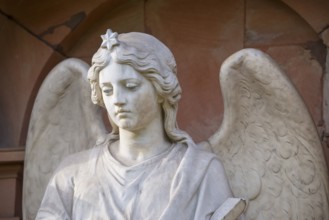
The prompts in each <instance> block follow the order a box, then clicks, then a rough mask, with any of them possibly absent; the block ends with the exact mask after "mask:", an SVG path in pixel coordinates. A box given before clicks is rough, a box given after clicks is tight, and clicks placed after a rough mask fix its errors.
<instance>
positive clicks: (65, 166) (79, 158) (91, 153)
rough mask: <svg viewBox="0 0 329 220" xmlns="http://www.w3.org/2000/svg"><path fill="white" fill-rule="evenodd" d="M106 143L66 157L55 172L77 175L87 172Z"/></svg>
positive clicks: (57, 173) (55, 173) (56, 173)
mask: <svg viewBox="0 0 329 220" xmlns="http://www.w3.org/2000/svg"><path fill="white" fill-rule="evenodd" d="M103 148H104V145H95V146H94V147H92V148H91V149H88V150H84V151H81V152H77V153H74V154H71V155H69V156H67V157H66V158H64V160H63V161H62V162H61V163H60V165H59V166H58V167H57V169H56V170H55V172H54V176H56V175H65V176H72V177H73V176H77V175H78V174H79V173H83V172H84V173H86V171H88V170H90V168H92V167H95V163H96V161H97V158H98V157H99V155H100V153H101V152H102V150H103Z"/></svg>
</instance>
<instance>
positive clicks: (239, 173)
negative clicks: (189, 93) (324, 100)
mask: <svg viewBox="0 0 329 220" xmlns="http://www.w3.org/2000/svg"><path fill="white" fill-rule="evenodd" d="M220 82H221V87H222V93H223V97H224V118H223V122H222V125H221V128H220V129H219V130H218V132H217V133H215V134H214V135H213V136H212V137H211V138H210V139H209V142H210V144H211V146H212V148H213V150H214V152H215V153H216V154H218V156H219V157H220V159H221V161H222V162H223V164H224V167H225V170H226V173H227V176H228V179H229V183H230V185H231V188H232V191H233V194H234V196H235V197H241V198H245V199H247V201H249V203H248V208H247V210H246V213H245V214H246V218H247V219H329V205H328V203H329V199H328V196H329V194H328V193H329V190H328V182H329V179H328V170H327V166H326V164H325V159H324V155H323V152H322V147H321V142H320V140H319V137H318V134H317V131H316V128H315V126H314V123H313V121H312V119H311V117H310V114H309V113H308V111H307V109H306V107H305V104H304V103H303V101H302V99H301V98H300V96H299V94H298V93H297V92H296V89H295V88H294V86H293V85H292V83H291V82H290V81H289V79H288V78H287V77H286V75H285V74H284V73H283V72H282V71H281V70H280V68H279V67H278V66H277V64H276V63H275V62H274V61H273V60H271V58H270V57H269V56H267V55H266V54H264V53H262V52H261V51H258V50H255V49H244V50H242V51H239V52H237V53H235V54H233V55H232V56H231V57H229V58H228V59H227V60H226V61H225V62H224V64H223V65H222V68H221V72H220Z"/></svg>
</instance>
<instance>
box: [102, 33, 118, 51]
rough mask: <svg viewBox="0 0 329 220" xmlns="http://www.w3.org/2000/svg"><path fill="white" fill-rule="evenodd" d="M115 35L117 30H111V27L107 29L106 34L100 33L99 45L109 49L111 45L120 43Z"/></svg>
mask: <svg viewBox="0 0 329 220" xmlns="http://www.w3.org/2000/svg"><path fill="white" fill-rule="evenodd" d="M117 37H118V33H117V32H112V30H111V29H107V31H106V34H104V35H101V38H102V40H103V42H102V44H101V47H103V48H107V49H108V50H111V48H112V47H113V46H115V45H119V44H120V43H119V40H118V38H117Z"/></svg>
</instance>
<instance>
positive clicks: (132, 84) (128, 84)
mask: <svg viewBox="0 0 329 220" xmlns="http://www.w3.org/2000/svg"><path fill="white" fill-rule="evenodd" d="M125 86H126V88H128V89H130V90H134V89H136V88H137V87H138V86H139V83H137V82H126V85H125Z"/></svg>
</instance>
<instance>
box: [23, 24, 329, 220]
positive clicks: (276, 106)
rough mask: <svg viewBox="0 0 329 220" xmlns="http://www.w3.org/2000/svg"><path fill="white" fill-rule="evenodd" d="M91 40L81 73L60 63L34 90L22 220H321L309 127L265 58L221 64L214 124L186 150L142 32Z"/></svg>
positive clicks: (320, 186)
mask: <svg viewBox="0 0 329 220" xmlns="http://www.w3.org/2000/svg"><path fill="white" fill-rule="evenodd" d="M102 40H103V42H102V44H101V46H100V48H99V49H98V51H97V52H96V53H95V54H94V56H93V58H92V65H91V67H90V68H89V66H88V65H87V64H85V63H83V62H82V61H80V60H77V59H68V60H66V61H63V62H62V63H60V64H59V65H58V66H56V67H55V68H54V69H53V70H52V72H51V73H50V74H49V75H48V76H47V78H46V79H45V81H44V83H43V85H42V87H41V88H40V91H39V94H38V96H37V99H36V101H35V105H34V109H33V113H32V116H31V122H30V127H29V134H28V141H27V148H26V165H25V173H24V178H25V179H24V192H23V212H24V214H23V215H24V219H35V218H36V219H136V220H140V219H143V220H144V219H163V220H172V219H184V220H185V219H186V220H190V219H195V220H200V219H210V220H218V219H229V220H230V219H236V218H240V219H244V218H245V219H329V211H328V210H329V207H328V204H329V187H328V182H329V178H328V170H327V166H326V164H325V160H324V155H323V152H322V148H321V143H320V140H319V137H318V136H317V132H316V129H315V126H314V124H313V122H312V119H311V117H310V115H309V113H308V111H307V109H306V107H305V105H304V103H303V101H302V99H301V98H300V96H299V95H298V93H297V92H296V90H295V89H294V87H293V85H292V84H291V82H290V81H289V80H288V78H287V77H286V76H285V75H284V73H283V72H282V71H281V70H280V68H279V67H278V66H277V65H276V64H275V62H274V61H272V59H271V58H269V57H268V56H267V55H266V54H264V53H262V52H260V51H258V50H255V49H244V50H242V51H239V52H237V53H235V54H233V55H232V56H231V57H229V58H228V59H227V60H226V61H225V62H224V63H223V65H222V68H221V73H220V79H221V88H222V93H223V96H224V108H225V109H224V119H223V122H222V125H221V126H220V128H219V130H218V131H217V132H216V133H215V134H214V135H213V136H211V137H210V138H209V139H208V140H206V141H204V142H202V143H199V144H196V143H194V141H193V140H192V138H191V137H190V136H189V135H188V134H187V133H186V132H184V131H182V130H180V129H179V128H178V126H177V123H176V114H177V105H178V101H179V99H180V97H181V88H180V85H179V82H178V79H177V76H176V62H175V59H174V56H173V55H172V53H171V51H170V50H169V49H168V48H167V47H166V46H165V45H164V44H163V43H161V42H160V41H159V40H157V39H156V38H154V37H153V36H151V35H148V34H144V33H137V32H131V33H126V34H117V33H113V32H112V31H111V30H107V32H106V34H104V35H102ZM88 69H89V70H88ZM87 72H88V73H87ZM87 78H88V80H89V83H90V87H88V86H86V85H88V81H87ZM90 88H91V100H92V102H93V103H94V104H97V105H95V106H93V105H91V104H90V101H89V100H90V99H86V97H85V96H86V94H87V93H89V92H90ZM97 106H101V107H104V108H105V109H106V111H107V113H108V116H109V121H110V123H111V127H112V131H111V133H110V134H106V130H105V126H104V124H103V121H102V116H101V112H100V109H99V108H98V107H97ZM59 118H64V119H63V120H62V119H59ZM95 143H96V144H95ZM43 152H44V153H43ZM67 155H69V156H67ZM42 156H44V157H43V158H47V161H45V160H44V159H42ZM49 156H50V157H49ZM64 157H65V159H64V160H63V161H62V162H60V161H61V160H62V159H63V158H64ZM59 162H60V163H59ZM56 167H57V168H56ZM48 182H49V183H48ZM47 183H48V186H47ZM43 194H44V195H43ZM42 197H43V199H42ZM231 197H235V198H243V200H241V199H233V198H231ZM41 200H42V201H41ZM244 201H246V203H247V206H245V202H244ZM39 207H40V208H39ZM243 211H244V214H243V215H242V216H240V215H241V214H242V212H243ZM239 216H240V217H239Z"/></svg>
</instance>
